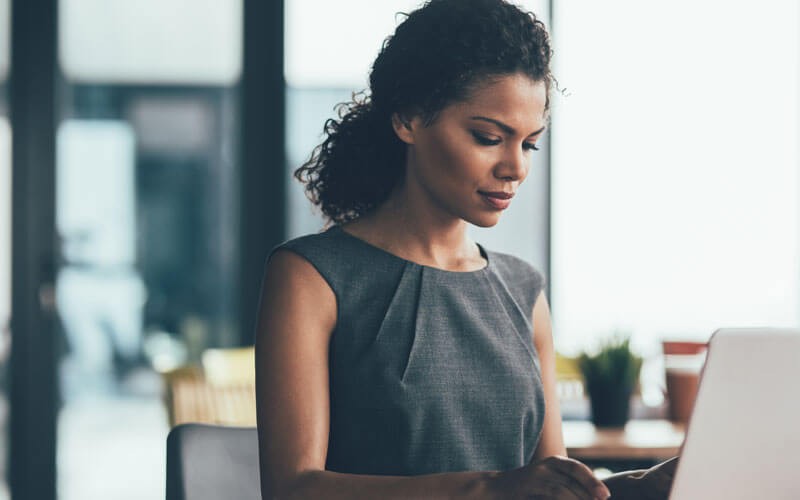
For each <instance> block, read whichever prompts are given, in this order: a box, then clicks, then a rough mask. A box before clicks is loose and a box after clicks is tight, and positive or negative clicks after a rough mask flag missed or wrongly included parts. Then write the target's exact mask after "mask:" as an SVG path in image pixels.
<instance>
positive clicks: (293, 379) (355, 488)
mask: <svg viewBox="0 0 800 500" xmlns="http://www.w3.org/2000/svg"><path fill="white" fill-rule="evenodd" d="M549 62H550V44H549V39H548V35H547V33H546V31H545V29H544V26H543V25H542V23H541V22H540V21H538V20H536V18H535V17H534V16H533V15H532V14H529V13H524V12H522V11H521V10H519V9H518V8H517V7H515V6H512V5H510V4H508V3H506V2H505V1H503V0H431V1H430V2H428V3H427V4H426V5H425V6H423V7H422V8H420V9H419V10H416V11H414V12H412V13H411V14H410V15H408V16H407V18H406V19H405V20H404V22H403V23H402V24H400V26H398V28H397V30H396V31H395V33H394V35H393V36H392V37H390V38H389V39H388V40H387V41H386V42H385V43H384V46H383V48H382V50H381V51H380V54H379V55H378V57H377V59H376V60H375V63H374V65H373V68H372V71H371V74H370V91H371V92H370V94H369V96H368V97H363V98H360V99H355V100H354V102H352V103H350V104H349V106H347V107H346V108H345V109H344V110H343V111H342V113H341V117H340V120H338V121H335V120H331V121H329V122H328V124H326V133H327V138H326V139H325V141H324V142H323V144H322V145H321V146H320V147H319V148H317V150H316V151H315V153H314V155H313V156H312V158H311V160H310V161H309V162H308V163H307V164H306V165H304V166H303V167H301V168H300V169H299V170H298V172H297V173H296V175H297V177H298V178H300V179H301V180H304V181H305V182H306V183H307V191H308V193H309V194H310V198H311V199H312V201H314V203H315V204H317V205H318V206H319V207H320V208H321V209H322V211H323V213H324V214H325V215H326V216H327V218H328V219H329V221H330V222H331V223H332V226H331V227H330V228H329V229H328V230H326V231H325V232H323V233H320V234H315V235H310V236H306V237H302V238H298V239H295V240H292V241H289V242H287V243H284V244H283V245H281V246H279V247H278V248H276V249H275V250H274V251H273V253H272V254H271V256H270V259H269V261H268V264H267V267H266V273H265V279H264V284H263V290H262V298H261V305H260V319H259V326H258V332H257V342H256V343H257V401H258V404H257V407H258V428H259V441H260V452H261V477H262V491H263V495H264V497H265V498H326V499H339V498H342V499H354V498H381V499H391V498H503V499H509V498H512V499H513V498H533V497H536V498H577V499H584V498H607V497H608V496H609V494H610V492H609V488H608V487H607V486H606V485H605V484H604V483H602V482H600V481H598V480H597V479H596V478H594V476H593V475H592V473H591V471H590V470H589V469H588V468H587V467H586V466H584V465H583V464H581V463H579V462H577V461H574V460H571V459H568V458H565V457H564V456H565V455H566V450H565V447H564V443H563V440H562V434H561V416H560V411H559V406H558V399H557V397H556V394H555V379H554V377H555V372H554V349H553V340H552V334H551V327H550V314H549V308H548V305H547V300H546V299H545V296H544V294H543V292H542V289H543V278H542V276H541V274H540V273H539V272H538V271H536V270H535V269H533V268H532V267H531V266H530V265H528V264H526V263H525V262H523V261H521V260H519V259H517V258H515V257H512V256H509V255H505V254H500V253H495V252H490V251H487V250H486V249H484V248H483V247H481V246H480V245H478V244H476V243H475V242H472V241H470V240H469V238H468V237H467V233H466V229H467V224H474V225H477V226H481V227H490V226H493V225H495V224H496V223H497V222H498V220H499V218H500V216H501V214H502V212H503V211H504V210H505V209H507V208H508V207H509V204H510V203H511V201H512V198H513V196H514V194H515V193H516V192H517V190H518V189H519V187H520V185H521V184H522V182H523V181H524V180H525V178H526V176H527V174H528V170H529V168H530V166H531V163H532V156H533V155H534V154H535V151H536V150H537V149H538V147H537V145H536V143H537V141H538V140H539V139H540V138H541V137H542V134H543V132H544V130H545V125H546V121H547V111H548V108H549V92H550V90H551V88H552V86H553V77H552V75H551V73H550V69H549ZM630 477H632V476H626V478H630ZM636 478H637V479H635V481H636V482H637V484H643V483H644V482H647V481H643V480H642V479H639V476H636ZM626 481H627V482H630V481H628V480H627V479H626V480H625V481H622V483H625V484H627V482H626ZM620 484H621V483H620ZM618 491H619V492H622V491H623V490H622V487H620V489H619V490H618ZM615 493H616V491H615Z"/></svg>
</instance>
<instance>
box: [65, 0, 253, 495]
mask: <svg viewBox="0 0 800 500" xmlns="http://www.w3.org/2000/svg"><path fill="white" fill-rule="evenodd" d="M59 13H60V19H59V31H60V32H59V64H60V67H61V70H62V73H63V75H64V80H65V86H64V88H63V89H62V91H61V92H60V95H61V96H63V101H62V102H61V103H60V106H61V109H62V120H61V122H60V125H59V127H58V130H57V175H56V178H57V179H56V180H57V182H56V191H57V193H56V207H57V216H56V223H57V230H58V235H59V238H60V260H61V266H60V269H59V273H58V278H57V287H56V293H57V298H58V304H59V315H60V319H61V322H62V327H63V328H62V331H63V342H62V345H63V355H62V362H61V366H60V374H61V376H60V381H61V390H62V394H63V398H64V404H63V407H62V409H61V412H60V415H59V427H58V432H59V441H58V490H59V496H60V498H63V499H67V500H70V499H81V500H85V499H95V498H96V499H106V498H130V499H134V498H137V499H138V498H159V497H163V491H164V475H165V467H166V466H165V454H164V449H165V448H164V447H165V443H166V435H167V431H168V415H167V411H166V409H165V407H164V401H163V397H162V390H163V386H162V378H161V376H162V374H165V373H167V372H169V371H170V370H172V369H175V368H178V367H181V366H184V365H186V364H190V363H196V362H198V361H199V359H200V357H201V354H202V352H203V350H204V349H205V348H207V347H219V346H228V345H232V344H235V343H236V342H237V341H238V336H237V326H238V325H237V318H236V312H237V310H238V309H237V304H236V303H235V299H234V297H236V296H237V293H236V290H237V284H236V276H237V273H238V268H237V266H238V263H237V259H238V248H237V242H238V241H239V235H238V233H237V229H236V228H237V220H238V201H237V200H238V195H237V187H236V186H237V176H238V174H237V171H238V170H237V158H236V151H237V149H238V148H237V145H236V140H237V134H236V126H235V124H236V123H237V122H238V110H237V105H236V102H237V85H238V80H239V75H240V73H241V58H242V48H241V45H242V2H241V0H227V1H219V2H201V4H198V3H197V2H191V1H187V0H170V1H163V0H158V1H156V0H148V1H145V2H135V3H126V2H122V3H120V2H115V3H113V4H112V3H109V2H105V1H103V0H91V1H85V0H80V1H78V0H61V1H60V3H59ZM97 457H103V459H102V460H100V461H98V460H97ZM89 478H90V479H89Z"/></svg>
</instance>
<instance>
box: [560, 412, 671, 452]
mask: <svg viewBox="0 0 800 500" xmlns="http://www.w3.org/2000/svg"><path fill="white" fill-rule="evenodd" d="M685 431H686V429H685V426H684V425H683V424H676V423H673V422H670V421H668V420H631V421H630V422H628V424H627V425H626V426H625V428H623V429H596V428H595V426H594V425H592V423H591V422H586V421H573V420H567V421H564V442H565V444H566V446H567V454H568V455H569V456H570V457H572V458H575V459H577V460H638V459H654V460H666V459H667V458H670V457H674V456H676V455H677V454H678V453H679V451H680V447H681V445H682V444H683V438H684V436H685Z"/></svg>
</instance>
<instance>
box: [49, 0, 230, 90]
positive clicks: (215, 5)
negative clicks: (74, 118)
mask: <svg viewBox="0 0 800 500" xmlns="http://www.w3.org/2000/svg"><path fill="white" fill-rule="evenodd" d="M58 9H59V16H60V17H59V46H58V48H59V60H60V63H61V67H62V70H63V71H64V74H65V75H66V76H67V78H68V79H69V80H72V81H78V82H80V81H92V82H106V83H115V82H124V83H126V84H130V83H142V82H144V83H197V84H210V85H214V84H216V85H229V84H232V83H233V82H235V81H236V80H238V79H239V75H240V73H241V69H242V0H169V1H165V0H137V1H135V2H125V1H109V0H60V2H59V7H58ZM121 54H124V57H120V55H121Z"/></svg>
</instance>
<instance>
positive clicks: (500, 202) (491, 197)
mask: <svg viewBox="0 0 800 500" xmlns="http://www.w3.org/2000/svg"><path fill="white" fill-rule="evenodd" d="M478 193H480V195H481V197H483V199H484V200H485V201H486V203H487V204H488V205H489V206H490V207H492V208H494V209H497V210H505V209H506V208H508V206H509V205H511V198H513V197H514V193H506V192H504V191H478Z"/></svg>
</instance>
